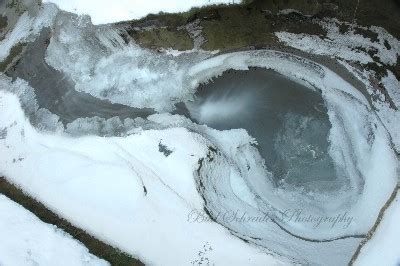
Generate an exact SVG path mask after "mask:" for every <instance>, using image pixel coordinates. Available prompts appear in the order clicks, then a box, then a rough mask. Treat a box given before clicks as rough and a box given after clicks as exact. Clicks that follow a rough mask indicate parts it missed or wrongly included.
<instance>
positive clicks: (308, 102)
mask: <svg viewBox="0 0 400 266" xmlns="http://www.w3.org/2000/svg"><path fill="white" fill-rule="evenodd" d="M187 106H188V109H189V111H190V115H191V117H192V118H193V119H195V120H197V121H198V122H200V123H203V124H207V125H208V126H210V127H213V128H216V129H219V130H226V129H233V128H244V129H246V130H247V131H248V132H249V134H250V135H252V136H253V137H254V138H255V139H256V140H257V142H258V149H259V151H260V153H261V155H262V156H263V158H264V159H265V164H266V166H267V168H268V170H269V171H271V172H272V173H273V176H274V181H275V182H276V184H277V185H283V184H285V185H293V186H297V187H302V188H304V189H305V190H319V191H321V190H322V191H323V190H327V189H329V190H332V189H337V186H338V184H337V183H335V182H334V181H335V170H334V166H333V162H332V159H331V158H330V156H329V154H328V149H329V142H328V134H329V130H330V127H331V125H330V122H329V118H328V115H327V109H326V107H325V105H324V101H323V99H322V96H321V94H320V93H319V92H318V91H314V90H312V89H310V88H307V87H305V86H303V85H301V84H300V83H297V82H295V81H292V80H290V79H288V78H286V77H284V76H282V75H280V74H278V73H277V72H274V71H272V70H265V69H258V68H256V69H251V70H250V71H227V72H225V73H224V74H223V75H222V76H221V77H218V78H216V79H215V80H214V81H213V82H210V83H208V84H204V85H201V86H200V87H199V90H198V93H197V97H196V100H195V101H194V102H189V103H187Z"/></svg>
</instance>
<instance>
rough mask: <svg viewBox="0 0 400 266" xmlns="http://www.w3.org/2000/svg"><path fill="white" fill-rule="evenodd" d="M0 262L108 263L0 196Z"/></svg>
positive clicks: (20, 263)
mask: <svg viewBox="0 0 400 266" xmlns="http://www.w3.org/2000/svg"><path fill="white" fill-rule="evenodd" d="M0 235H1V241H0V264H1V265H55V264H57V265H65V266H67V265H68V266H70V265H74V266H75V265H76V266H78V265H98V266H100V265H104V266H105V265H110V264H109V263H108V262H106V261H104V260H101V259H99V258H97V257H95V256H94V255H92V254H90V253H89V251H88V249H87V248H86V247H84V246H83V245H82V244H81V243H79V242H78V241H76V240H74V239H73V238H72V237H71V236H70V235H68V234H66V233H64V232H63V231H61V230H60V229H57V228H56V227H55V226H53V225H50V224H46V223H44V222H42V221H41V220H39V219H38V218H37V217H36V216H34V215H33V214H32V213H30V212H29V211H27V210H25V209H24V208H23V207H22V206H20V205H18V204H16V203H15V202H13V201H11V200H10V199H9V198H7V197H5V196H4V195H0Z"/></svg>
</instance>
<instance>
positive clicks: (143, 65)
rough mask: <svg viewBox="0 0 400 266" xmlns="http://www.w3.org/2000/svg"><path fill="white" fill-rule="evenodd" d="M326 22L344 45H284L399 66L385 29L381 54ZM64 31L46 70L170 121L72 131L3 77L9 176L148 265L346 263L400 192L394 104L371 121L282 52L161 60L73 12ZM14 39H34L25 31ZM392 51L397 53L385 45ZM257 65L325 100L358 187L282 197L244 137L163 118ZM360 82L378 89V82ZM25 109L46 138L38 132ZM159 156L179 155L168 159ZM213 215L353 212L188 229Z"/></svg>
mask: <svg viewBox="0 0 400 266" xmlns="http://www.w3.org/2000/svg"><path fill="white" fill-rule="evenodd" d="M82 2H83V1H82ZM187 2H190V1H187ZM63 3H64V4H66V5H67V4H68V3H70V5H71V6H72V3H73V2H66V1H65V2H63ZM152 3H154V2H152ZM79 4H80V5H84V4H85V3H79ZM96 5H97V4H96ZM98 5H99V6H100V5H101V4H98ZM44 6H46V5H44ZM93 6H95V5H93ZM97 11H98V10H97ZM74 12H77V13H79V12H80V11H78V10H77V11H74ZM82 12H83V11H82ZM322 23H324V24H323V25H324V27H326V29H327V30H328V36H329V38H332V40H330V39H324V40H323V39H321V38H319V37H315V36H306V35H296V34H291V33H283V32H282V33H277V36H278V38H279V39H280V40H281V41H283V42H285V43H286V44H287V45H291V46H294V47H296V48H299V49H302V50H305V51H307V52H312V53H317V54H324V55H329V56H333V57H337V58H342V59H343V60H348V61H352V60H354V61H357V62H359V63H363V64H365V63H368V62H371V60H372V58H371V57H370V56H369V55H368V54H367V53H365V52H364V51H363V50H362V49H361V50H360V49H356V47H363V49H365V50H367V51H368V49H370V50H373V48H376V49H378V50H379V49H382V51H381V52H378V53H377V56H378V57H379V58H380V60H381V61H382V62H385V63H387V64H393V58H394V56H397V55H398V50H396V49H397V48H396V47H398V42H397V40H395V39H393V38H391V36H390V35H388V34H386V33H385V32H384V31H381V29H378V28H373V30H376V31H379V32H380V35H379V37H378V42H376V43H373V44H372V43H371V40H369V39H367V38H364V37H362V36H361V35H358V34H355V33H354V32H353V31H352V32H349V33H348V34H347V35H346V37H343V36H339V32H338V29H337V25H336V23H337V22H336V21H329V20H328V21H325V22H322ZM22 25H25V22H24V23H22ZM192 26H193V30H194V31H196V34H198V32H197V31H198V30H199V29H198V28H197V27H196V25H192ZM53 27H54V29H53V32H52V37H51V40H50V44H49V46H48V49H47V51H46V58H45V60H46V62H47V63H48V64H49V65H50V66H52V67H54V68H56V69H57V70H59V71H61V72H63V73H64V74H65V75H66V76H67V77H68V78H71V80H72V81H73V82H74V83H75V89H76V90H78V91H81V92H86V93H90V94H91V95H93V96H95V97H98V98H101V99H107V100H110V101H111V102H113V103H122V104H125V105H129V106H133V107H138V108H143V107H147V108H153V109H155V110H156V111H157V112H159V114H156V115H152V116H150V117H148V118H147V120H143V119H142V120H140V119H135V120H132V119H126V120H124V121H121V119H119V118H116V117H115V118H111V119H107V120H106V119H102V118H98V117H92V118H79V119H77V120H75V121H73V122H71V123H69V124H67V125H65V127H64V126H63V125H62V124H60V122H59V121H58V117H57V116H56V115H54V114H51V113H50V112H49V111H48V110H45V109H39V106H38V105H37V103H36V101H35V95H34V93H33V89H32V88H31V87H30V86H29V85H28V84H27V83H26V82H25V81H23V80H20V79H16V80H15V81H12V80H11V79H7V78H4V76H1V77H0V90H5V91H10V92H12V94H10V93H6V92H3V91H0V109H1V110H2V112H1V113H0V133H1V134H0V137H1V139H0V173H1V174H3V175H5V176H6V177H7V178H8V179H9V180H10V181H11V182H13V183H15V184H17V185H19V186H21V188H22V189H23V190H24V191H26V192H27V193H29V194H30V195H31V196H33V197H35V198H37V199H38V200H39V201H41V202H43V203H44V204H45V205H46V206H47V207H48V208H50V209H51V210H53V211H54V212H56V213H58V214H59V215H60V216H62V217H64V218H65V219H67V220H69V221H71V222H72V223H73V224H75V225H76V226H78V227H81V228H83V229H85V230H87V231H88V232H89V233H91V234H92V235H94V236H96V237H97V238H99V239H101V240H102V241H104V242H107V243H109V244H111V245H113V246H115V247H118V248H120V249H122V250H124V251H126V252H127V253H129V254H132V255H133V256H135V257H138V258H139V259H140V260H142V261H143V262H145V263H148V264H155V265H177V264H178V265H185V264H188V263H190V262H194V261H195V260H196V258H197V254H198V253H199V251H200V250H202V249H203V248H204V247H205V246H207V247H208V246H210V247H212V250H208V251H209V252H207V259H208V260H209V261H210V262H211V263H215V264H216V265H218V264H224V265H225V264H232V265H247V264H257V265H258V264H260V265H265V264H267V265H271V264H286V263H290V262H297V263H305V264H306V263H307V264H310V263H311V264H313V263H318V262H320V261H321V257H330V258H332V259H331V260H330V261H329V262H327V263H330V264H332V265H334V264H344V263H347V262H348V259H349V258H350V257H351V255H352V251H353V250H355V248H356V247H357V246H358V244H359V242H360V241H361V239H360V238H357V237H353V235H360V234H361V235H362V234H365V233H366V232H367V231H368V230H369V228H370V227H371V226H372V224H373V223H374V221H375V220H376V218H377V215H378V212H379V209H380V208H381V206H382V205H383V204H384V203H385V202H386V200H387V198H388V197H389V195H390V193H391V191H392V190H393V188H394V187H395V186H396V184H397V182H398V175H397V171H398V159H397V158H396V155H395V153H394V151H393V149H392V146H391V145H392V142H393V143H395V144H396V143H400V142H399V141H400V138H399V137H398V133H397V135H396V133H395V132H394V129H395V128H396V127H395V126H396V123H397V122H396V121H398V120H396V119H398V117H399V116H398V115H399V113H398V112H394V111H393V110H392V109H390V108H388V107H387V105H385V104H386V103H383V102H374V103H373V105H374V107H377V106H378V107H379V108H377V109H378V112H377V113H375V112H373V108H372V107H371V106H370V104H369V102H368V100H367V99H366V98H365V97H364V95H363V94H362V93H361V92H360V91H358V90H357V89H355V88H354V87H352V86H351V85H350V84H349V83H348V82H346V81H345V80H343V79H342V78H341V77H340V76H338V75H337V74H336V73H334V72H333V71H331V70H330V69H328V68H326V67H324V66H322V65H319V64H317V63H314V62H312V61H310V60H308V59H305V58H303V57H299V56H294V55H291V54H288V53H284V52H279V51H273V50H259V51H242V52H234V53H229V54H221V55H217V56H214V54H213V53H211V52H205V51H201V50H193V51H185V52H182V53H176V52H174V51H165V52H161V53H158V52H154V51H151V50H148V49H144V48H141V47H139V46H138V45H136V44H135V43H132V42H131V43H129V44H125V42H124V40H123V39H122V38H121V37H120V35H119V33H120V32H119V31H118V30H116V29H115V28H113V27H112V26H111V25H101V26H98V27H95V26H93V25H92V23H91V21H90V19H89V17H85V16H76V15H72V14H66V13H64V12H59V13H58V15H57V18H56V20H55V21H54V24H53ZM14 30H15V31H16V32H19V31H21V32H25V30H24V27H23V26H17V27H16V28H15V29H14ZM194 33H195V32H193V34H194ZM196 36H197V37H198V36H199V35H196ZM196 36H195V35H193V36H192V37H193V38H196ZM349 38H350V39H351V40H352V42H348V40H349ZM385 40H386V41H388V42H389V43H390V45H391V47H393V49H387V48H385V47H384V45H383V43H384V41H385ZM337 47H341V48H342V49H341V50H340V51H339V50H338V48H337ZM343 49H344V50H343ZM346 62H347V61H346ZM346 62H345V63H346ZM249 67H261V68H267V69H272V70H274V71H277V72H279V73H281V74H282V75H285V76H286V77H288V78H290V79H293V80H295V81H296V82H300V83H302V84H304V85H306V86H307V87H308V88H310V89H312V90H318V91H320V92H321V93H322V96H323V99H324V100H325V102H326V105H327V108H328V111H329V112H328V115H329V119H330V122H331V124H332V129H331V132H330V135H329V140H330V143H331V146H330V150H329V153H330V155H331V157H332V158H333V159H334V161H335V164H336V167H337V171H338V172H339V173H343V175H342V176H340V177H339V178H342V179H341V181H346V183H345V182H343V183H344V184H346V185H348V186H346V187H345V188H343V189H341V190H339V191H334V192H332V193H325V194H318V193H316V195H305V194H304V193H302V191H295V190H285V189H280V188H279V187H278V188H277V187H276V186H275V185H274V184H273V183H272V182H271V173H269V172H268V170H267V169H266V168H265V167H264V161H263V159H262V158H261V156H260V154H259V153H258V150H257V148H256V147H255V140H254V139H253V138H252V137H251V136H249V135H248V133H247V132H246V131H245V130H243V129H238V130H229V131H217V130H213V129H210V128H208V127H206V126H199V125H196V124H194V123H192V122H191V121H190V120H188V119H186V118H184V117H182V116H179V115H170V114H166V113H163V112H168V111H171V110H173V109H174V104H175V103H178V102H182V101H188V100H191V99H192V98H193V94H194V92H195V90H196V87H197V86H198V85H199V84H200V83H204V82H208V81H210V80H212V79H213V78H214V77H216V76H218V75H221V74H222V73H223V72H224V71H226V70H228V69H236V70H247V69H249ZM347 67H349V70H350V71H354V69H353V68H351V67H350V65H349V64H348V65H347ZM361 74H368V73H361ZM359 78H360V80H363V81H364V82H365V84H366V85H367V84H369V82H368V78H367V79H365V77H364V76H363V75H361V76H360V77H359ZM396 81H397V80H396V79H395V78H393V76H390V75H388V77H387V79H385V80H383V82H384V84H385V86H388V88H391V89H389V90H388V91H389V95H390V96H391V97H392V98H393V99H394V100H396V99H397V98H398V97H397V96H398V95H397V93H396V90H395V87H396V86H397V85H396V84H398V83H396ZM389 86H390V87H389ZM13 94H15V95H17V96H18V98H16V97H15V95H13ZM18 101H20V103H21V104H22V106H23V108H24V110H25V111H26V116H29V118H30V119H31V121H33V122H36V123H35V125H38V129H35V128H33V127H32V126H31V124H30V123H29V122H28V121H27V120H26V118H25V115H24V114H23V112H22V110H21V107H20V103H19V102H18ZM396 101H397V100H396ZM396 104H397V103H396ZM217 107H218V106H215V105H212V106H211V107H210V106H208V107H207V108H206V109H208V111H209V110H210V109H211V111H212V112H211V115H210V113H208V114H207V113H203V115H207V116H209V117H212V114H215V113H216V112H217ZM234 107H237V108H238V109H240V107H241V108H245V107H243V106H234ZM390 110H392V111H390ZM239 111H240V110H239ZM31 116H32V117H31ZM32 118H33V120H32ZM35 119H36V120H35ZM398 125H400V123H397V128H398ZM43 128H46V129H51V133H49V132H48V133H44V132H43V131H41V129H43ZM120 131H123V132H124V134H120V133H121V132H120ZM399 132H400V131H399ZM389 133H390V134H389ZM71 135H72V136H79V135H86V136H84V137H79V138H76V137H75V138H72V137H71ZM94 135H102V136H104V135H105V136H110V137H99V136H94ZM116 136H123V137H116ZM160 144H162V145H163V147H165V148H166V149H168V150H169V151H171V153H170V154H169V155H168V156H166V155H165V154H164V153H163V152H162V151H161V150H160V148H159V147H160ZM213 150H216V151H215V152H213ZM66 162H68V163H66ZM200 165H201V166H202V167H201V168H199V167H200ZM344 178H346V180H344ZM347 179H348V180H347ZM205 207H206V209H207V210H208V211H209V212H211V213H213V214H216V213H220V212H224V211H225V212H226V211H227V210H235V209H240V210H242V211H245V212H246V213H248V214H251V215H254V216H260V215H263V214H265V213H269V214H270V213H272V215H274V214H275V213H277V214H281V213H280V212H282V211H284V210H285V209H295V208H299V209H303V210H304V211H306V212H307V213H308V214H312V215H315V216H316V217H326V216H330V217H332V216H336V215H340V214H343V212H346V213H347V214H349V215H350V216H351V217H352V220H351V221H350V222H349V223H348V225H347V227H336V228H333V229H329V228H328V227H329V226H330V225H321V226H320V227H318V228H315V227H313V225H312V224H301V223H295V222H293V221H287V220H281V221H275V223H272V222H270V223H267V224H243V223H239V222H227V221H224V220H220V219H218V218H217V217H214V218H215V219H216V220H217V222H218V223H215V222H212V221H209V222H204V223H190V222H189V221H188V214H189V213H191V212H192V211H193V210H197V211H199V212H203V210H204V208H205ZM282 228H283V229H284V230H282ZM328 229H329V230H328ZM236 236H238V237H240V238H242V239H245V240H246V241H249V242H250V244H248V243H245V242H243V241H241V240H240V239H239V238H237V237H236ZM336 237H343V239H339V240H334V239H335V238H336ZM301 238H309V239H312V240H319V241H325V240H332V241H328V242H320V243H319V242H312V241H304V240H302V239H301ZM138 240H139V241H138ZM177 252H179V256H177ZM285 257H287V259H286V258H285Z"/></svg>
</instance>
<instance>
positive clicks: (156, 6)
mask: <svg viewBox="0 0 400 266" xmlns="http://www.w3.org/2000/svg"><path fill="white" fill-rule="evenodd" d="M43 2H45V3H55V4H56V5H58V6H59V8H60V9H63V10H65V11H68V12H72V13H76V14H79V15H82V14H85V15H89V16H91V19H92V22H93V24H95V25H97V24H106V23H113V22H119V21H124V20H133V19H140V18H142V17H145V16H147V15H148V14H157V13H159V12H167V13H176V12H184V11H188V10H189V9H191V8H192V7H201V6H205V5H214V4H231V3H234V2H235V1H232V0H186V1H182V0H170V1H164V0H152V1H147V0H118V1H112V2H110V1H108V0H85V1H81V0H44V1H43ZM239 2H240V0H237V1H236V3H239Z"/></svg>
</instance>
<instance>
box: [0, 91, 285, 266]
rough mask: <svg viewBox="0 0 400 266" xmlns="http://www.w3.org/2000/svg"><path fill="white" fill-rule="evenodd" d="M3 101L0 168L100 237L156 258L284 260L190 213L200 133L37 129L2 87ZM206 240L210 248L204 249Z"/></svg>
mask: <svg viewBox="0 0 400 266" xmlns="http://www.w3.org/2000/svg"><path fill="white" fill-rule="evenodd" d="M0 109H1V110H2V112H1V114H0V128H1V131H2V133H3V134H2V137H1V139H0V172H1V174H3V175H5V176H6V177H7V178H8V180H10V181H12V182H13V183H15V184H17V185H19V186H21V188H22V189H23V190H24V191H26V192H27V193H29V194H30V195H31V196H33V197H34V198H36V199H38V200H39V201H41V202H43V203H44V204H45V205H46V206H47V207H49V208H50V209H51V210H52V211H54V212H55V213H57V214H59V215H60V216H62V217H64V218H66V219H67V220H69V221H70V222H72V223H73V224H75V225H76V226H78V227H80V228H83V229H85V230H86V231H87V232H89V233H90V234H93V235H94V236H96V237H97V238H99V239H100V240H103V241H105V242H107V243H110V244H111V245H113V246H116V247H118V248H120V249H122V250H124V251H126V252H127V253H129V254H132V255H133V256H136V257H138V258H139V259H140V260H141V261H143V262H145V263H150V264H156V265H177V264H178V265H187V264H190V263H191V262H193V261H196V260H197V259H201V257H204V258H203V259H205V258H207V259H208V260H209V261H210V263H215V264H216V265H224V264H230V265H245V264H253V265H277V264H285V261H286V260H285V259H283V258H282V259H280V258H279V257H275V256H272V255H270V254H267V253H264V252H263V251H262V249H260V248H257V247H255V246H251V245H248V244H246V243H245V242H244V241H242V240H240V239H238V238H236V237H234V236H232V235H231V234H230V233H229V231H228V230H226V229H225V228H224V227H222V226H221V225H218V224H216V223H213V222H193V221H192V222H191V221H189V220H188V216H189V214H190V213H191V212H192V211H193V210H202V209H203V200H202V198H201V197H200V195H199V194H198V193H197V189H196V182H195V178H194V172H195V170H196V168H197V167H198V161H199V159H200V158H202V157H204V156H206V153H207V151H208V146H207V144H208V141H207V140H206V139H204V138H203V137H201V136H200V135H198V134H196V133H192V132H190V131H188V130H187V129H185V128H179V127H178V128H171V129H166V130H149V131H143V132H140V133H137V134H133V135H131V136H128V137H125V138H117V137H113V138H101V137H93V136H92V137H83V138H69V137H62V136H57V135H51V134H44V133H39V132H37V131H36V130H35V129H34V128H32V126H31V125H30V124H29V122H28V121H27V120H26V118H25V116H24V113H23V111H22V110H21V107H20V105H19V102H18V98H17V97H15V96H14V95H12V94H10V93H5V92H3V91H0ZM160 143H161V144H162V145H164V146H165V147H167V149H168V150H170V151H171V152H172V153H170V154H169V155H168V156H166V155H165V154H164V153H163V151H162V150H161V151H160V146H159V145H160ZM204 245H206V246H209V247H211V249H209V250H207V252H206V254H205V255H204V256H200V257H199V255H198V254H199V252H201V251H202V250H203V246H204ZM178 253H179V256H178V255H177V254H178Z"/></svg>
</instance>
